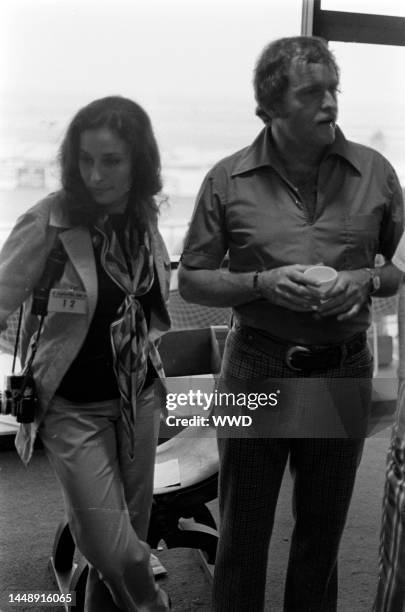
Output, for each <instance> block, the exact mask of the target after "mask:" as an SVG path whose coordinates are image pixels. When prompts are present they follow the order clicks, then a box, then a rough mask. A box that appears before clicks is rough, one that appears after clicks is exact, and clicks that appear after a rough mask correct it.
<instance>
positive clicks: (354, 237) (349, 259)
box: [344, 214, 380, 270]
mask: <svg viewBox="0 0 405 612" xmlns="http://www.w3.org/2000/svg"><path fill="white" fill-rule="evenodd" d="M379 233H380V220H379V217H378V216H377V215H370V214H368V215H365V214H355V215H347V216H346V217H345V219H344V241H345V267H346V269H348V270H350V269H352V270H356V269H357V268H363V267H370V266H373V265H374V258H375V255H376V253H377V252H378V245H379Z"/></svg>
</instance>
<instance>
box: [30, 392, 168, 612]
mask: <svg viewBox="0 0 405 612" xmlns="http://www.w3.org/2000/svg"><path fill="white" fill-rule="evenodd" d="M159 419H160V412H159V409H158V407H157V406H155V402H154V398H153V386H152V387H150V388H148V389H147V390H146V391H144V392H143V393H142V394H141V396H140V398H139V399H138V402H137V415H136V423H135V437H136V439H135V445H134V453H133V456H132V458H131V457H130V454H129V439H128V437H127V435H126V434H125V431H124V428H123V425H122V420H121V412H120V402H119V400H109V401H103V402H92V403H85V404H77V403H72V402H70V401H68V400H66V399H63V398H61V397H55V398H54V399H53V401H52V403H51V405H50V407H49V409H48V411H47V413H46V416H45V420H44V422H43V424H42V426H41V428H40V432H39V433H40V437H41V439H42V442H43V444H44V447H45V450H46V453H47V455H48V457H49V460H50V462H51V464H52V465H53V467H54V469H55V472H56V475H57V478H58V480H59V482H60V484H61V486H62V491H63V497H64V502H65V508H66V513H67V518H68V521H69V526H70V529H71V532H72V535H73V538H74V540H75V543H76V546H77V547H78V549H79V550H80V551H81V553H82V554H83V555H84V557H85V558H86V559H87V561H88V562H89V575H88V580H87V587H86V602H85V612H116V611H117V610H123V611H125V612H164V611H166V610H168V605H167V599H168V598H167V595H166V593H164V591H162V590H161V589H159V587H158V586H157V585H156V583H155V580H154V577H153V573H152V571H151V568H150V563H149V560H150V549H149V546H148V545H147V544H146V543H145V542H144V540H145V538H146V535H147V530H148V524H149V516H150V508H151V503H152V495H153V474H154V463H155V450H156V443H157V436H158V431H159Z"/></svg>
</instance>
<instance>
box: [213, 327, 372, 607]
mask: <svg viewBox="0 0 405 612" xmlns="http://www.w3.org/2000/svg"><path fill="white" fill-rule="evenodd" d="M371 371H372V359H371V357H370V353H369V351H368V349H367V348H365V349H364V351H361V352H359V354H358V355H354V356H352V357H351V359H350V363H347V364H343V365H342V366H341V367H340V368H335V369H329V370H324V371H322V372H321V371H319V372H314V373H313V375H314V376H315V377H319V378H321V377H331V378H332V377H342V378H345V377H347V378H349V377H354V378H370V388H371ZM222 376H223V377H224V378H225V379H226V377H232V378H238V377H239V378H245V379H252V378H255V377H265V376H271V377H280V378H282V377H283V376H285V377H296V376H297V373H296V372H294V373H292V372H291V370H289V369H288V368H287V366H286V365H285V364H284V361H283V359H282V356H281V349H280V354H269V353H267V352H266V353H265V352H263V351H262V350H259V349H258V348H257V347H255V346H253V345H252V344H250V343H249V341H248V339H247V338H246V334H243V331H242V330H239V329H234V330H232V331H231V332H230V334H229V336H228V339H227V343H226V348H225V354H224V363H223V371H222ZM363 443H364V440H363V439H357V438H348V439H347V438H342V439H339V438H299V437H297V438H269V437H263V438H257V439H255V438H250V439H241V438H219V439H218V447H219V458H220V478H219V504H220V519H221V526H220V540H219V546H218V552H217V560H216V564H215V574H214V585H213V610H214V611H215V612H260V611H261V610H263V609H264V593H265V581H266V569H267V558H268V549H269V544H270V538H271V534H272V530H273V524H274V515H275V509H276V504H277V499H278V495H279V490H280V486H281V481H282V478H283V473H284V470H285V466H286V464H287V461H288V459H289V463H290V470H291V473H292V476H293V478H294V492H293V513H294V519H295V526H294V530H293V534H292V540H291V548H290V555H289V563H288V570H287V577H286V584H285V596H284V610H285V612H335V611H336V606H337V556H338V549H339V543H340V539H341V536H342V533H343V529H344V525H345V521H346V516H347V512H348V508H349V504H350V500H351V496H352V492H353V487H354V481H355V475H356V470H357V467H358V464H359V462H360V458H361V453H362V449H363Z"/></svg>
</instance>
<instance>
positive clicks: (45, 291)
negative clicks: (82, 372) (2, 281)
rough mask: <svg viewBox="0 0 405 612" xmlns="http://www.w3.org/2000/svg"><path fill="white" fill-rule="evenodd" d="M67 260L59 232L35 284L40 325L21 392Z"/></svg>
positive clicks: (34, 303) (33, 310) (35, 310)
mask: <svg viewBox="0 0 405 612" xmlns="http://www.w3.org/2000/svg"><path fill="white" fill-rule="evenodd" d="M66 261H67V254H66V251H65V249H64V247H63V244H62V242H61V240H60V238H59V234H58V235H57V236H56V239H55V242H54V245H53V247H52V249H51V251H50V253H49V255H48V258H47V260H46V263H45V268H44V271H43V273H42V276H41V278H40V280H39V282H38V284H37V285H36V286H35V288H34V291H33V297H32V306H31V314H33V315H36V316H39V317H40V319H39V325H38V329H37V332H36V336H35V340H34V342H33V343H32V346H31V354H30V358H29V360H28V363H27V364H26V366H25V367H24V370H23V374H24V380H23V383H22V387H21V392H22V393H23V391H24V389H25V387H26V383H27V380H28V378H29V377H30V375H31V368H32V364H33V361H34V358H35V355H36V352H37V349H38V342H39V338H40V335H41V331H42V327H43V324H44V320H45V317H46V315H47V314H48V308H47V307H48V300H49V293H50V291H51V288H52V285H54V283H55V282H56V281H57V280H59V278H60V277H61V276H62V274H63V269H64V267H65V263H66ZM23 308H24V307H23V305H21V306H20V312H19V316H18V326H17V333H16V339H15V345H14V358H13V366H12V373H13V374H14V369H15V363H16V358H17V353H18V345H19V341H20V332H21V324H22V315H23Z"/></svg>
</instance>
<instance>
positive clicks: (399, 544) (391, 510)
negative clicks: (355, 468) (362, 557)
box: [374, 381, 405, 612]
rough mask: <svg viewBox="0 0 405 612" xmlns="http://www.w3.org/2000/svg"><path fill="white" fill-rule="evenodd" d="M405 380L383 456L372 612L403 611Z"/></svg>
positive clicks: (404, 559)
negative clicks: (378, 552)
mask: <svg viewBox="0 0 405 612" xmlns="http://www.w3.org/2000/svg"><path fill="white" fill-rule="evenodd" d="M404 434H405V382H404V381H402V384H401V387H400V390H399V396H398V411H397V419H396V427H394V429H393V435H392V439H391V445H390V448H389V451H388V457H387V472H386V479H385V489H384V499H383V514H382V526H381V543H380V574H379V581H378V589H377V596H376V600H375V603H374V611H375V612H405V435H404Z"/></svg>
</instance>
